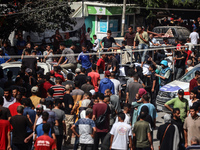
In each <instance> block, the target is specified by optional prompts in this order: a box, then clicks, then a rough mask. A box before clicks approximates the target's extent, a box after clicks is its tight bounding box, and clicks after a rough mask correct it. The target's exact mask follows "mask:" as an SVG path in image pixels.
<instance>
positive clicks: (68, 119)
mask: <svg viewBox="0 0 200 150" xmlns="http://www.w3.org/2000/svg"><path fill="white" fill-rule="evenodd" d="M65 89H66V92H65V95H64V98H63V102H64V104H65V124H66V135H67V137H66V139H65V142H66V144H70V143H71V137H72V131H71V126H72V125H73V123H74V115H71V111H72V107H73V106H74V100H73V97H72V96H71V95H70V89H71V88H70V85H68V84H67V85H66V86H65Z"/></svg>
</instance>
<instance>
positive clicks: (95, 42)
mask: <svg viewBox="0 0 200 150" xmlns="http://www.w3.org/2000/svg"><path fill="white" fill-rule="evenodd" d="M93 39H94V44H93V48H92V50H93V51H95V52H97V50H98V49H99V40H98V39H97V36H96V35H93Z"/></svg>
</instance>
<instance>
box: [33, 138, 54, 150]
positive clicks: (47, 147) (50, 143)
mask: <svg viewBox="0 0 200 150" xmlns="http://www.w3.org/2000/svg"><path fill="white" fill-rule="evenodd" d="M34 147H35V149H36V150H52V149H56V143H55V141H54V140H53V139H52V138H50V137H49V136H47V135H42V136H40V137H39V138H37V139H36V141H35V144H34Z"/></svg>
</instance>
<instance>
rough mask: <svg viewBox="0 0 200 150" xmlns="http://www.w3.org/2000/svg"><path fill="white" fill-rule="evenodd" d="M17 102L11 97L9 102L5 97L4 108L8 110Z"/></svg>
mask: <svg viewBox="0 0 200 150" xmlns="http://www.w3.org/2000/svg"><path fill="white" fill-rule="evenodd" d="M15 102H16V99H15V98H14V97H11V98H10V100H8V101H7V99H6V98H5V96H3V107H6V108H8V107H9V106H10V105H12V104H14V103H15Z"/></svg>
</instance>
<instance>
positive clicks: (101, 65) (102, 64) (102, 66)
mask: <svg viewBox="0 0 200 150" xmlns="http://www.w3.org/2000/svg"><path fill="white" fill-rule="evenodd" d="M105 59H106V54H102V55H101V58H99V60H98V61H97V66H96V69H95V70H96V72H98V73H103V72H104V70H105Z"/></svg>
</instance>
